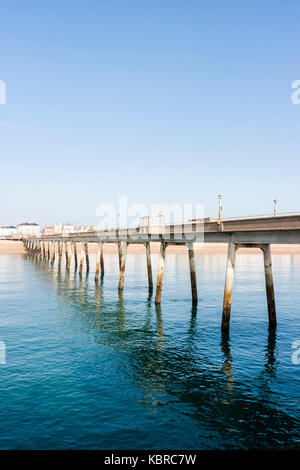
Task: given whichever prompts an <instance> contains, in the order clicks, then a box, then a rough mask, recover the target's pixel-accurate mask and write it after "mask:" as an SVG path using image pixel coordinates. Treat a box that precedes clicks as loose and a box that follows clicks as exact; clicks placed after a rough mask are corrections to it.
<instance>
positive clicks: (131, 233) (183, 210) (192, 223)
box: [96, 195, 204, 243]
mask: <svg viewBox="0 0 300 470" xmlns="http://www.w3.org/2000/svg"><path fill="white" fill-rule="evenodd" d="M96 215H97V217H98V218H99V219H98V223H97V227H96V229H97V231H105V232H107V238H112V239H114V238H115V237H116V236H118V237H120V238H122V237H123V236H124V238H126V239H131V240H137V239H138V238H140V237H141V235H143V234H144V235H147V237H148V238H150V239H152V240H154V239H157V238H158V236H160V237H161V238H162V239H166V240H168V239H174V240H183V241H191V242H193V241H197V242H200V243H202V242H203V232H204V206H203V204H192V203H185V204H181V203H176V204H174V203H173V204H168V203H163V204H149V205H146V204H142V203H137V202H135V203H132V204H128V198H127V196H125V195H123V196H119V199H118V204H111V203H102V204H99V206H98V207H97V210H96Z"/></svg>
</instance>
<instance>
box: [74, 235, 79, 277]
mask: <svg viewBox="0 0 300 470" xmlns="http://www.w3.org/2000/svg"><path fill="white" fill-rule="evenodd" d="M73 251H74V270H75V271H77V266H78V256H77V245H76V241H75V242H73Z"/></svg>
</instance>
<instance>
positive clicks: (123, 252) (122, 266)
mask: <svg viewBox="0 0 300 470" xmlns="http://www.w3.org/2000/svg"><path fill="white" fill-rule="evenodd" d="M120 253H121V260H120V278H119V291H121V290H122V289H123V287H124V275H125V264H126V253H127V242H124V241H123V242H120Z"/></svg>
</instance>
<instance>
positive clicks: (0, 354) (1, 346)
mask: <svg viewBox="0 0 300 470" xmlns="http://www.w3.org/2000/svg"><path fill="white" fill-rule="evenodd" d="M1 364H6V344H5V343H4V341H1V340H0V365H1Z"/></svg>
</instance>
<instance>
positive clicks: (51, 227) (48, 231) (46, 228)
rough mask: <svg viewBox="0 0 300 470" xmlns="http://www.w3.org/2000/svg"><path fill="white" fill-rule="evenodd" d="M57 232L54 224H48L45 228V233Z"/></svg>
mask: <svg viewBox="0 0 300 470" xmlns="http://www.w3.org/2000/svg"><path fill="white" fill-rule="evenodd" d="M54 233H55V231H54V226H51V225H48V226H47V227H44V229H43V235H53V234H54Z"/></svg>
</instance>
